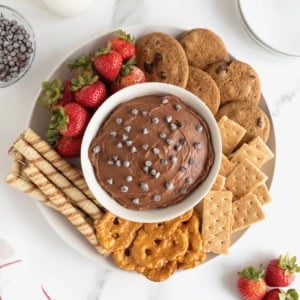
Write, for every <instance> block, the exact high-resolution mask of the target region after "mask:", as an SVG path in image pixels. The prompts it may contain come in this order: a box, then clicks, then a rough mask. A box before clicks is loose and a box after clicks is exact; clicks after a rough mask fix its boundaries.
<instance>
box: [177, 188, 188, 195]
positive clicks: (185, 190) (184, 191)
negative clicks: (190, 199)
mask: <svg viewBox="0 0 300 300" xmlns="http://www.w3.org/2000/svg"><path fill="white" fill-rule="evenodd" d="M179 192H180V194H182V195H184V194H186V192H187V189H186V188H181V189H180V190H179Z"/></svg>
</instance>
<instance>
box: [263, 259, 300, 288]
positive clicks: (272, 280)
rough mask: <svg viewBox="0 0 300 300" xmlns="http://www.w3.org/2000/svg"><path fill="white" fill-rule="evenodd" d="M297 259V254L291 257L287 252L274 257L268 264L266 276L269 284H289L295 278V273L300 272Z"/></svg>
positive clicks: (283, 285) (278, 285)
mask: <svg viewBox="0 0 300 300" xmlns="http://www.w3.org/2000/svg"><path fill="white" fill-rule="evenodd" d="M296 260H297V258H296V256H293V257H289V255H288V254H287V253H286V254H285V255H280V256H279V257H278V258H274V259H272V260H271V261H270V262H269V264H268V266H267V271H266V277H265V280H266V282H267V284H268V285H269V286H272V287H286V286H289V285H290V284H291V283H292V282H293V281H294V280H295V274H296V273H297V272H300V266H298V265H297V264H296Z"/></svg>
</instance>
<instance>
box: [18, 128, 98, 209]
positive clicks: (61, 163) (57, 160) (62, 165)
mask: <svg viewBox="0 0 300 300" xmlns="http://www.w3.org/2000/svg"><path fill="white" fill-rule="evenodd" d="M22 137H23V139H24V140H25V141H26V142H27V143H28V144H30V145H31V146H32V147H33V148H34V149H35V150H36V151H37V152H39V153H40V154H41V155H42V156H43V157H44V158H46V159H47V160H48V161H49V162H50V163H51V164H52V165H53V166H54V167H55V168H56V169H57V170H59V171H60V172H61V173H62V174H65V176H66V177H67V178H69V180H70V181H72V183H73V184H74V185H75V186H76V187H78V189H80V190H81V191H82V192H83V193H84V194H85V195H86V196H87V197H89V198H90V199H91V200H92V201H93V202H95V203H97V200H96V199H95V198H94V196H93V194H92V193H91V191H90V189H89V188H88V186H87V184H86V182H85V180H84V177H83V175H82V173H81V171H80V170H79V169H78V168H76V167H74V166H73V165H72V164H71V163H70V162H68V161H67V160H65V159H63V158H62V157H61V156H60V155H59V154H58V153H57V152H56V151H55V150H54V149H53V148H52V147H51V146H50V145H49V144H48V143H47V142H45V141H44V140H43V139H42V138H41V137H40V136H39V135H38V134H37V133H36V132H35V131H34V130H32V129H31V128H28V129H26V130H25V131H24V133H23V134H22Z"/></svg>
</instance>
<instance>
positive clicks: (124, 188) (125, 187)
mask: <svg viewBox="0 0 300 300" xmlns="http://www.w3.org/2000/svg"><path fill="white" fill-rule="evenodd" d="M128 190H129V188H128V186H127V185H122V186H121V192H122V193H127V192H128Z"/></svg>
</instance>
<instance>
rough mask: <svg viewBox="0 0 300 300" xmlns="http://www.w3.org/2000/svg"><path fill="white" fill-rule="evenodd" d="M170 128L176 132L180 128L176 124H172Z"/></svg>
mask: <svg viewBox="0 0 300 300" xmlns="http://www.w3.org/2000/svg"><path fill="white" fill-rule="evenodd" d="M170 128H171V130H176V129H177V128H178V126H177V125H176V124H175V123H171V124H170Z"/></svg>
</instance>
